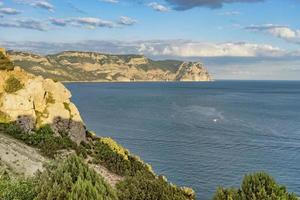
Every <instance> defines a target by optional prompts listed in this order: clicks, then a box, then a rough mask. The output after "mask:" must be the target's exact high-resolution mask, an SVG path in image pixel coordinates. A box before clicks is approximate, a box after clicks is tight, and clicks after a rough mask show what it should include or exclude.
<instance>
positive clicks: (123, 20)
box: [118, 16, 138, 26]
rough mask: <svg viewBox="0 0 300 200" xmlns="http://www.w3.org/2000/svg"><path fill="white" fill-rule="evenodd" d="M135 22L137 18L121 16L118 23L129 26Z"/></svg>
mask: <svg viewBox="0 0 300 200" xmlns="http://www.w3.org/2000/svg"><path fill="white" fill-rule="evenodd" d="M137 22H138V21H137V20H135V19H132V18H130V17H127V16H121V17H120V20H119V22H118V23H119V24H121V25H126V26H131V25H134V24H136V23H137Z"/></svg>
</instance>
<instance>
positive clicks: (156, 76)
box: [8, 51, 212, 82]
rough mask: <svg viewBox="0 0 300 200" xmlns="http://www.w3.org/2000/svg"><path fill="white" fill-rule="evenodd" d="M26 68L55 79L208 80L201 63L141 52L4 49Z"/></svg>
mask: <svg viewBox="0 0 300 200" xmlns="http://www.w3.org/2000/svg"><path fill="white" fill-rule="evenodd" d="M8 54H9V56H10V58H11V59H12V61H13V62H14V63H15V65H16V66H19V67H21V68H23V69H25V70H26V71H28V72H30V73H32V74H35V75H42V76H43V77H46V78H52V79H55V80H59V81H99V82H129V81H211V80H212V78H211V76H210V74H209V73H208V71H207V70H206V69H205V68H204V66H203V65H202V64H201V63H197V62H182V61H175V60H165V61H154V60H151V59H149V58H146V57H144V56H141V55H109V54H101V53H93V52H75V51H69V52H62V53H59V54H55V55H47V56H41V55H36V54H31V53H24V52H13V51H9V52H8Z"/></svg>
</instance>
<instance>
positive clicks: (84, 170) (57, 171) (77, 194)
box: [36, 156, 117, 200]
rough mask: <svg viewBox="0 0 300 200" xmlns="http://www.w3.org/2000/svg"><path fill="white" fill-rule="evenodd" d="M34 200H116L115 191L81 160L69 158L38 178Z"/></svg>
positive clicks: (73, 157) (75, 157) (74, 157)
mask: <svg viewBox="0 0 300 200" xmlns="http://www.w3.org/2000/svg"><path fill="white" fill-rule="evenodd" d="M38 180H39V182H38V186H37V193H38V195H37V197H36V200H45V199H57V200H60V199H61V200H65V199H69V200H84V199H86V200H89V199H95V200H116V199H117V195H116V193H115V191H114V190H113V189H112V188H111V187H110V186H109V185H108V184H107V183H106V182H105V181H104V180H103V178H102V177H100V176H99V175H98V174H97V173H96V172H95V171H94V170H91V169H89V168H88V166H87V165H86V164H85V163H84V162H83V160H82V159H81V158H79V157H77V156H71V157H69V158H68V159H66V160H65V161H64V162H62V163H61V164H59V165H56V166H52V167H49V168H48V170H46V171H45V172H43V173H42V174H40V175H39V176H38Z"/></svg>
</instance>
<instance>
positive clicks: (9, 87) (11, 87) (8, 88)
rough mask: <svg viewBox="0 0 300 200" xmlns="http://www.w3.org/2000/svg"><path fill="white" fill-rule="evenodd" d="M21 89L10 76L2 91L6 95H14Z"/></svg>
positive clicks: (20, 85) (21, 86)
mask: <svg viewBox="0 0 300 200" xmlns="http://www.w3.org/2000/svg"><path fill="white" fill-rule="evenodd" d="M22 88H23V84H22V83H21V82H20V81H19V80H18V79H17V78H16V77H14V76H10V77H9V78H8V79H7V80H6V81H5V85H4V91H5V92H7V93H14V92H17V91H18V90H20V89H22Z"/></svg>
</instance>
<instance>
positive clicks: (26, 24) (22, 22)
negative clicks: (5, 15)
mask: <svg viewBox="0 0 300 200" xmlns="http://www.w3.org/2000/svg"><path fill="white" fill-rule="evenodd" d="M0 27H5V28H23V29H32V30H38V31H46V30H47V29H48V27H47V24H45V23H44V22H42V21H39V20H36V19H13V20H5V21H4V20H2V21H0Z"/></svg>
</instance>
